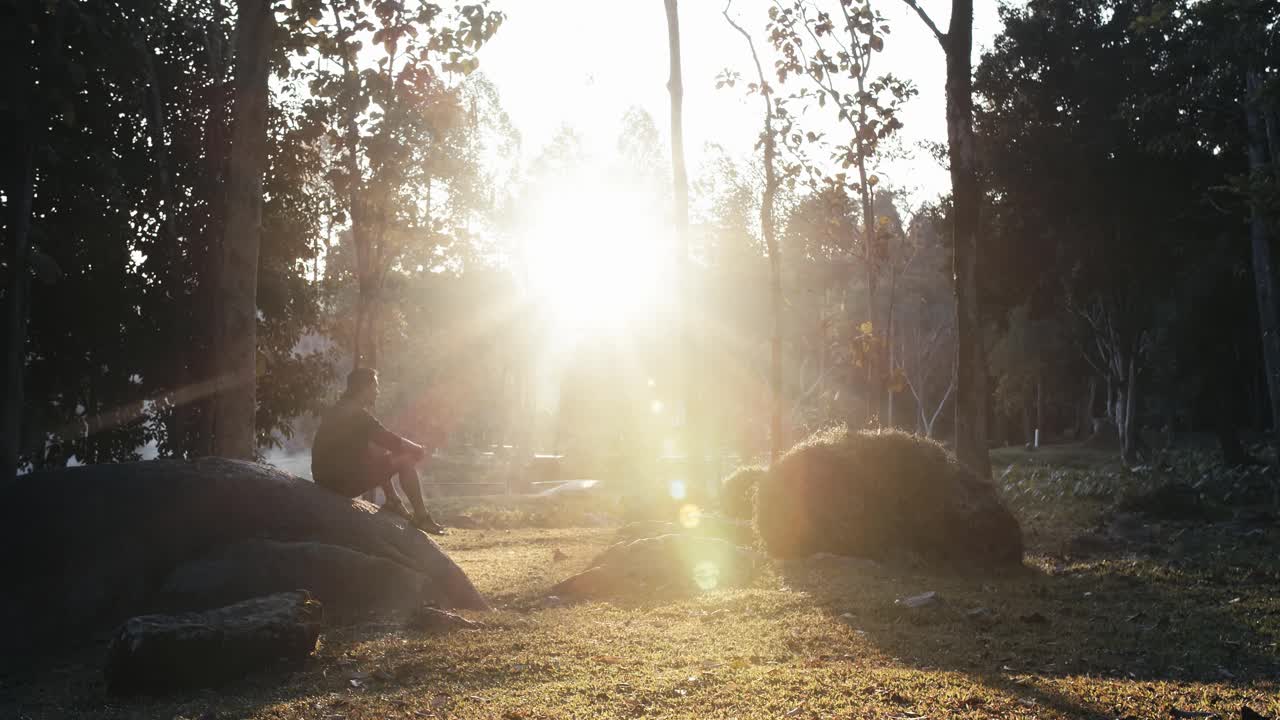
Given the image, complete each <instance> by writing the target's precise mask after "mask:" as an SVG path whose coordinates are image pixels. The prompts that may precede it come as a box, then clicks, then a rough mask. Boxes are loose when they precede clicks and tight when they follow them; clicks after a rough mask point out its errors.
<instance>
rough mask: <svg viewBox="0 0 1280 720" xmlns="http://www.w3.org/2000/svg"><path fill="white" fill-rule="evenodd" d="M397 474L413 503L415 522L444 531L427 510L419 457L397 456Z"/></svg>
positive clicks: (420, 525)
mask: <svg viewBox="0 0 1280 720" xmlns="http://www.w3.org/2000/svg"><path fill="white" fill-rule="evenodd" d="M396 476H397V477H399V478H400V489H401V490H404V494H405V495H408V496H409V502H410V503H413V514H414V518H415V520H414V524H415V525H417V526H418V528H420V529H422V530H426V531H428V532H438V531H442V530H443V529H444V528H443V527H442V526H441V525H440V524H439V523H437V522H436V521H435V520H434V519H433V518H432V517H431V513H430V512H429V511H428V510H427V503H426V501H425V500H423V498H422V483H421V482H419V480H418V468H417V459H416V458H415V457H414V456H412V455H403V456H399V457H397V458H396Z"/></svg>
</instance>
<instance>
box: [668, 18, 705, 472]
mask: <svg viewBox="0 0 1280 720" xmlns="http://www.w3.org/2000/svg"><path fill="white" fill-rule="evenodd" d="M663 4H664V6H665V7H666V11H667V51H668V58H669V60H670V66H671V68H670V69H671V74H670V77H669V79H668V80H667V90H668V92H670V94H671V177H672V190H673V192H674V200H675V202H674V207H673V212H674V214H675V230H676V240H677V242H676V255H677V257H676V263H677V267H678V268H679V270H678V272H679V277H680V289H679V293H680V297H681V308H682V311H681V314H682V316H683V317H682V318H681V322H680V323H679V324H678V327H679V328H680V338H681V343H680V345H681V355H682V356H683V363H682V365H683V372H681V373H680V374H681V386H682V394H683V395H684V408H685V410H684V412H685V419H684V422H685V427H684V431H685V437H684V444H685V455H686V457H687V458H688V459H689V471H690V473H691V474H696V475H697V478H694V477H690V483H691V485H693V486H700V483H699V481H700V480H701V479H702V478H701V476H702V473H701V472H699V471H698V470H697V469H696V468H697V466H698V465H700V463H696V462H695V458H696V456H698V455H700V453H699V452H698V451H699V450H700V448H698V447H697V445H698V442H697V437H698V432H697V427H696V426H697V423H698V421H699V420H700V418H698V417H696V415H697V414H698V413H697V410H696V408H697V398H696V397H695V393H696V390H695V388H696V387H697V382H696V379H695V378H694V368H695V367H696V365H697V360H696V358H695V357H694V344H693V326H692V324H693V317H694V312H693V307H692V305H693V282H692V281H693V277H692V268H691V267H690V264H689V177H688V171H687V170H686V167H685V162H684V83H683V79H682V78H683V71H682V69H681V62H680V12H679V7H678V3H677V0H663ZM697 459H700V458H697Z"/></svg>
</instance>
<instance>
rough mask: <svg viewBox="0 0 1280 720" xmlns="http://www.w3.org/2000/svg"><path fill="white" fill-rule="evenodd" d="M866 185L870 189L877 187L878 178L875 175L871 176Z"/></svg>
mask: <svg viewBox="0 0 1280 720" xmlns="http://www.w3.org/2000/svg"><path fill="white" fill-rule="evenodd" d="M867 184H868V185H870V186H871V187H875V186H876V185H879V184H880V177H879V176H877V175H872V176H871V177H869V178H867Z"/></svg>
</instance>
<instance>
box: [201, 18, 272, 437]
mask: <svg viewBox="0 0 1280 720" xmlns="http://www.w3.org/2000/svg"><path fill="white" fill-rule="evenodd" d="M238 8H239V13H238V16H237V18H236V59H235V90H234V92H235V96H234V103H235V104H234V107H233V110H232V120H231V159H230V163H229V164H228V166H227V226H226V232H225V235H224V236H223V242H222V255H221V262H220V263H219V270H220V272H219V282H218V299H219V302H218V306H219V310H220V315H221V317H220V321H219V323H218V328H217V330H218V334H217V340H218V342H217V354H218V360H219V364H220V365H221V370H222V372H220V373H219V375H218V387H219V393H218V397H217V401H216V404H215V407H214V421H213V422H214V437H213V440H214V452H215V454H218V455H223V456H226V457H233V458H243V459H252V458H253V457H254V454H255V450H256V448H257V440H256V435H255V432H254V414H255V410H256V404H255V389H256V377H255V370H256V367H257V340H258V333H257V324H258V315H257V312H258V309H257V297H258V248H259V245H260V241H261V234H262V177H263V172H264V171H265V169H266V162H267V99H268V94H269V88H268V82H267V81H268V78H269V76H270V56H271V48H272V44H273V42H274V39H275V30H276V19H275V13H274V11H273V10H272V9H271V3H270V2H269V0H240V1H239V3H238Z"/></svg>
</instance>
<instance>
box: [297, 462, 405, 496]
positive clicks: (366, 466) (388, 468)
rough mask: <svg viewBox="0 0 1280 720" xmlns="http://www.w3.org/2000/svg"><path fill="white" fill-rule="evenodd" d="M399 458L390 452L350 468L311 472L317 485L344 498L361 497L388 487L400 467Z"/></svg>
mask: <svg viewBox="0 0 1280 720" xmlns="http://www.w3.org/2000/svg"><path fill="white" fill-rule="evenodd" d="M398 461H399V458H398V457H397V456H395V455H392V454H391V453H389V452H381V453H370V454H369V456H368V457H367V458H365V460H364V462H362V463H359V464H357V465H355V466H353V467H349V468H332V469H329V470H327V471H325V472H316V470H315V469H313V470H312V471H311V474H312V476H313V477H314V478H315V481H316V484H317V485H319V486H320V487H322V488H325V489H326V490H330V491H332V492H335V493H338V494H339V495H342V496H344V497H349V498H353V497H359V496H361V495H363V494H365V493H367V492H369V491H370V490H372V489H374V488H376V487H381V486H383V485H386V484H387V482H388V481H389V480H390V479H391V477H392V476H393V475H395V474H396V472H397V470H398V467H399V462H398Z"/></svg>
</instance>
